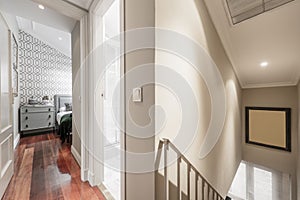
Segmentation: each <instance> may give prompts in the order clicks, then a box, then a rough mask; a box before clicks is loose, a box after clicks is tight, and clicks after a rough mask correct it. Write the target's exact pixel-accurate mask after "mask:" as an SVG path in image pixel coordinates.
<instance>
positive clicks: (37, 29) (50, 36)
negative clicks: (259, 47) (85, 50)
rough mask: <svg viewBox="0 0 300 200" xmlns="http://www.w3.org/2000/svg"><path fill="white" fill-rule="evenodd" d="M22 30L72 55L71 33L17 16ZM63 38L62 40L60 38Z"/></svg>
mask: <svg viewBox="0 0 300 200" xmlns="http://www.w3.org/2000/svg"><path fill="white" fill-rule="evenodd" d="M17 23H18V26H19V28H20V29H21V30H23V31H25V32H27V33H29V34H31V35H33V36H34V37H36V38H38V39H39V40H41V41H43V42H45V43H46V44H48V45H50V46H52V47H54V48H55V49H57V50H59V51H60V52H62V53H63V54H65V55H67V56H69V57H71V34H70V33H67V32H64V31H60V30H58V29H55V28H52V27H49V26H45V25H43V24H39V23H37V22H34V21H31V20H28V19H25V18H22V17H17ZM60 39H61V40H60Z"/></svg>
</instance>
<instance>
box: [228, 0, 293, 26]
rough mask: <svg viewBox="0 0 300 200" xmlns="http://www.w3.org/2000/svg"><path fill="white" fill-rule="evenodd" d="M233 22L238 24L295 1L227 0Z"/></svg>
mask: <svg viewBox="0 0 300 200" xmlns="http://www.w3.org/2000/svg"><path fill="white" fill-rule="evenodd" d="M226 1H227V5H228V9H229V13H230V16H231V20H232V23H233V24H237V23H239V22H242V21H244V20H246V19H249V18H252V17H254V16H256V15H259V14H261V13H264V12H266V11H269V10H272V9H274V8H277V7H279V6H282V5H284V4H286V3H289V2H291V1H294V0H226Z"/></svg>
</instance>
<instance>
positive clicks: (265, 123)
mask: <svg viewBox="0 0 300 200" xmlns="http://www.w3.org/2000/svg"><path fill="white" fill-rule="evenodd" d="M249 141H251V142H256V143H261V144H266V145H272V146H277V147H282V148H286V113H285V112H284V111H268V110H249Z"/></svg>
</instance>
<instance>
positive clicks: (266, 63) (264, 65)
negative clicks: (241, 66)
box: [260, 62, 269, 68]
mask: <svg viewBox="0 0 300 200" xmlns="http://www.w3.org/2000/svg"><path fill="white" fill-rule="evenodd" d="M268 65H269V63H268V62H261V63H260V66H261V67H263V68H264V67H267V66H268Z"/></svg>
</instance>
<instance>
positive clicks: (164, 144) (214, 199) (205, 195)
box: [155, 139, 224, 200]
mask: <svg viewBox="0 0 300 200" xmlns="http://www.w3.org/2000/svg"><path fill="white" fill-rule="evenodd" d="M169 148H172V149H173V151H174V152H175V153H176V154H177V197H178V200H181V199H182V196H181V184H180V182H181V173H180V172H181V162H185V163H186V165H187V194H186V196H187V199H188V200H190V199H191V195H192V194H191V172H192V171H194V174H195V184H194V186H195V190H194V191H195V193H194V194H193V195H194V198H193V199H196V200H198V199H199V200H224V198H223V197H222V196H221V195H220V194H219V193H218V191H217V190H216V189H215V188H214V187H213V186H212V185H211V184H210V183H209V182H208V181H207V180H206V179H205V178H204V177H203V176H202V175H201V174H200V172H199V171H198V170H197V168H196V167H195V166H194V165H192V164H191V162H189V160H188V159H187V158H186V157H185V156H184V155H183V154H182V153H181V152H180V151H179V150H178V148H177V147H176V146H175V145H174V144H172V143H171V142H170V140H169V139H162V140H160V142H159V145H158V154H157V157H156V161H155V167H156V169H159V164H160V160H161V153H162V151H163V152H164V159H163V160H164V165H163V176H164V200H170V199H169V194H168V189H169V180H168V157H167V156H168V151H169ZM199 180H200V181H199ZM199 182H200V183H201V187H202V189H201V194H200V195H199V192H200V191H199V190H198V188H199V185H198V184H199ZM199 197H200V198H199ZM171 200H173V199H171Z"/></svg>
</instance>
